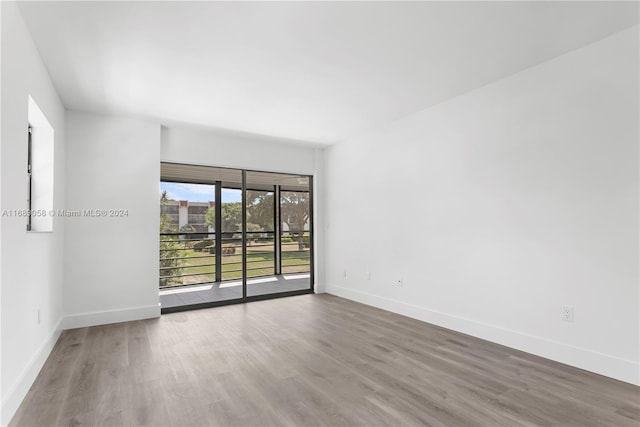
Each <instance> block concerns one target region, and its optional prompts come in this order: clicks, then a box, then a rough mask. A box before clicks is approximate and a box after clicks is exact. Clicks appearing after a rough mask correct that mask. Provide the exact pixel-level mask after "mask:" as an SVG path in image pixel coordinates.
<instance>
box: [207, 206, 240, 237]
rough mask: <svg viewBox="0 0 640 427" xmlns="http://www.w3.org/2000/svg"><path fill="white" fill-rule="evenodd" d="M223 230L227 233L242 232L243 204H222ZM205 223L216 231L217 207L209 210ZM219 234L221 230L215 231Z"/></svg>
mask: <svg viewBox="0 0 640 427" xmlns="http://www.w3.org/2000/svg"><path fill="white" fill-rule="evenodd" d="M221 210H222V230H220V231H225V232H232V231H241V230H242V203H240V202H233V203H223V204H222V208H221ZM204 221H205V223H206V224H207V225H208V226H209V227H211V228H213V229H214V230H215V228H216V209H215V207H212V208H209V209H207V212H206V213H205V216H204ZM215 231H216V232H218V231H219V230H215Z"/></svg>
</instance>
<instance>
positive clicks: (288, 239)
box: [280, 237, 293, 243]
mask: <svg viewBox="0 0 640 427" xmlns="http://www.w3.org/2000/svg"><path fill="white" fill-rule="evenodd" d="M280 242H282V243H292V242H293V239H292V238H291V237H283V238H282V239H280Z"/></svg>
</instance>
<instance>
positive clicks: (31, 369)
mask: <svg viewBox="0 0 640 427" xmlns="http://www.w3.org/2000/svg"><path fill="white" fill-rule="evenodd" d="M61 324H62V319H60V320H59V321H58V323H57V324H56V326H55V327H54V329H53V332H51V334H50V335H49V338H47V339H46V340H45V342H43V343H42V345H41V346H40V348H39V349H38V350H37V351H36V353H35V354H34V356H33V357H32V358H31V360H29V363H27V366H26V367H25V368H24V370H23V371H22V373H21V374H20V376H19V377H18V380H17V381H16V382H15V383H14V384H13V385H12V386H11V387H10V388H9V390H8V391H7V392H6V393H2V410H1V411H0V413H1V414H2V420H0V423H1V424H2V425H3V426H6V425H7V424H9V422H10V421H11V418H13V416H14V415H15V413H16V411H17V410H18V408H19V407H20V404H21V403H22V401H23V400H24V398H25V396H26V395H27V392H28V391H29V389H30V388H31V385H32V384H33V382H34V381H35V380H36V377H37V376H38V374H39V373H40V370H41V369H42V366H43V365H44V362H46V361H47V358H48V357H49V354H50V353H51V350H53V347H54V346H55V345H56V342H57V341H58V337H60V333H61V332H62V328H61Z"/></svg>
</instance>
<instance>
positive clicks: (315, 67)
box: [20, 2, 638, 144]
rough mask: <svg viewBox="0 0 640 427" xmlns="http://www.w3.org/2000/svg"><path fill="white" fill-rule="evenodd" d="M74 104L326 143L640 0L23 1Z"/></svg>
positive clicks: (633, 20)
mask: <svg viewBox="0 0 640 427" xmlns="http://www.w3.org/2000/svg"><path fill="white" fill-rule="evenodd" d="M20 9H21V11H22V13H23V15H24V18H25V21H26V23H27V25H28V27H29V30H30V31H31V33H32V35H33V38H34V40H35V42H36V45H37V46H38V48H39V50H40V53H41V55H42V57H43V59H44V62H45V64H46V66H47V68H48V69H49V72H50V74H51V77H52V78H53V81H54V83H55V85H56V87H57V88H58V91H59V93H60V96H61V97H62V100H63V102H64V103H65V105H66V107H67V108H69V109H77V110H87V111H95V112H105V113H116V114H128V115H134V116H141V117H149V118H155V119H159V120H166V121H172V122H175V121H178V122H187V123H194V124H199V125H204V126H211V127H218V128H225V129H231V130H237V131H242V132H250V133H257V134H264V135H270V136H276V137H283V138H292V139H298V140H304V141H310V142H316V143H323V144H324V143H334V142H339V141H341V140H344V139H345V138H347V137H349V136H352V135H354V134H357V133H359V132H363V131H365V130H367V129H369V128H371V127H373V126H377V125H381V124H384V123H386V122H389V121H392V120H394V119H397V118H400V117H403V116H405V115H407V114H410V113H412V112H415V111H418V110H421V109H424V108H426V107H429V106H431V105H434V104H436V103H438V102H441V101H443V100H446V99H448V98H451V97H453V96H456V95H459V94H461V93H464V92H466V91H469V90H471V89H474V88H477V87H480V86H482V85H485V84H487V83H490V82H492V81H495V80H498V79H500V78H502V77H505V76H507V75H509V74H513V73H514V72H517V71H520V70H523V69H525V68H528V67H530V66H532V65H535V64H537V63H540V62H543V61H546V60H548V59H551V58H553V57H555V56H558V55H560V54H562V53H565V52H567V51H570V50H572V49H575V48H578V47H580V46H583V45H586V44H588V43H591V42H594V41H596V40H599V39H601V38H603V37H605V36H607V35H609V34H613V33H615V32H617V31H620V30H622V29H624V28H628V27H630V26H633V25H636V24H637V23H638V4H637V3H636V2H631V3H630V2H626V3H613V2H602V3H601V2H536V3H529V2H526V3H525V2H487V3H484V2H406V3H405V2H350V3H335V2H332V3H328V2H327V3H323V2H313V3H303V2H292V3H285V2H282V3H267V2H257V3H249V2H235V3H233V2H104V3H103V2H100V3H98V2H43V3H40V2H24V3H20Z"/></svg>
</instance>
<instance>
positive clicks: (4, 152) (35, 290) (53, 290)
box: [0, 2, 65, 424]
mask: <svg viewBox="0 0 640 427" xmlns="http://www.w3.org/2000/svg"><path fill="white" fill-rule="evenodd" d="M0 9H1V10H2V16H1V19H2V25H1V32H2V36H1V43H2V45H1V49H0V51H1V55H2V60H1V67H2V71H1V79H2V80H1V84H2V107H1V121H2V129H1V139H2V144H1V148H0V161H1V164H0V173H1V175H0V183H1V188H0V194H1V199H0V205H1V207H2V209H3V210H5V209H6V210H13V209H26V199H27V198H26V195H27V185H26V183H27V175H26V165H27V124H28V118H27V114H28V97H29V95H31V96H32V97H33V99H34V100H35V101H36V102H37V103H38V106H39V107H40V108H41V109H42V111H43V113H44V114H45V116H46V118H47V120H48V121H49V123H50V124H51V126H52V127H53V128H54V130H55V152H54V164H55V177H54V207H56V208H62V207H63V202H64V188H65V186H64V184H65V173H64V153H65V110H64V107H63V105H62V103H61V101H60V99H59V98H58V95H57V93H56V91H55V89H54V87H53V85H52V83H51V80H50V78H49V76H48V74H47V71H46V69H45V67H44V65H43V63H42V61H41V59H40V57H39V55H38V51H37V50H36V47H35V45H34V43H33V41H32V39H31V36H30V35H29V33H28V31H27V29H26V27H25V25H24V22H23V20H22V16H21V15H20V13H19V12H18V10H17V7H16V5H15V3H14V2H1V3H0ZM0 221H1V226H0V229H1V230H2V235H1V237H0V248H1V249H0V254H1V256H0V280H1V282H2V289H1V304H2V305H1V310H0V311H1V322H0V323H1V333H0V335H1V349H2V350H1V351H2V356H1V367H0V371H1V372H2V379H1V385H0V387H1V391H2V393H1V395H2V420H1V422H2V424H6V423H7V422H8V421H9V419H10V418H11V417H12V416H13V413H14V412H15V410H16V409H17V407H18V405H19V404H20V402H21V400H22V398H23V397H24V395H25V394H26V392H27V391H28V389H29V387H30V386H31V384H32V382H33V380H34V379H35V377H36V375H37V373H38V371H39V370H40V367H41V366H42V364H43V363H44V361H45V360H46V357H47V356H48V354H49V352H50V350H51V348H52V346H53V344H54V343H55V340H56V339H57V337H58V334H59V332H60V319H61V317H62V259H63V256H62V252H63V239H64V221H63V220H62V219H60V218H54V221H53V232H52V233H27V231H26V219H25V218H17V217H8V216H4V217H1V218H0ZM38 310H40V323H38Z"/></svg>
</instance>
